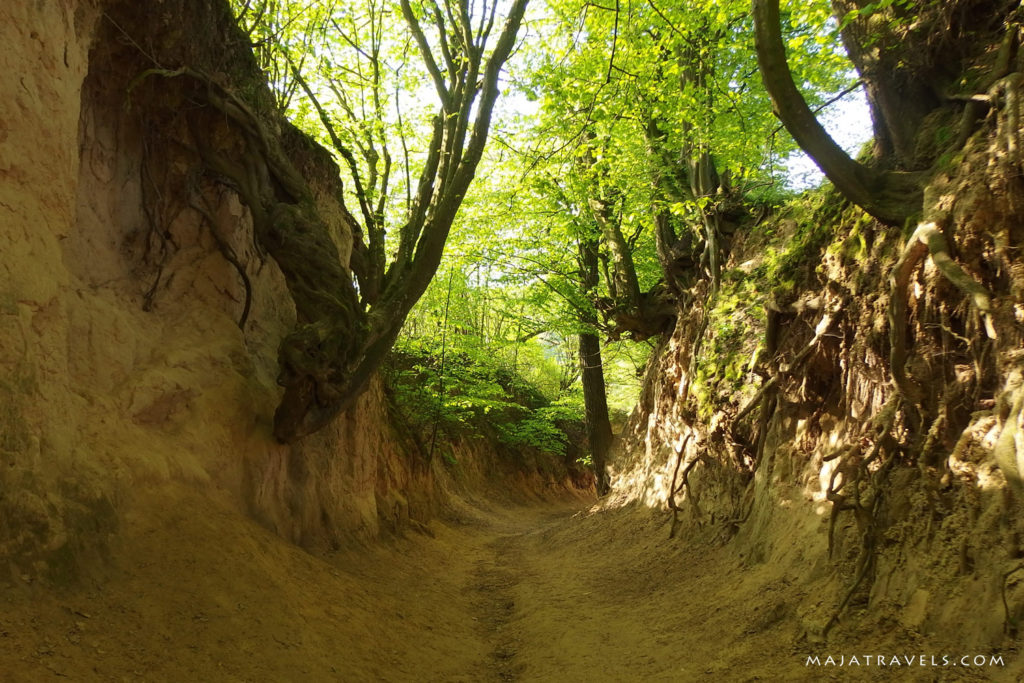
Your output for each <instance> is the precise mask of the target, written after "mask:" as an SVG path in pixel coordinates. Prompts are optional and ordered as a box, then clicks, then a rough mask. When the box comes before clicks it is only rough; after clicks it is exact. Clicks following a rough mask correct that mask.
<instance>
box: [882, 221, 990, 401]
mask: <svg viewBox="0 0 1024 683" xmlns="http://www.w3.org/2000/svg"><path fill="white" fill-rule="evenodd" d="M926 255H927V256H930V257H931V260H932V263H933V264H935V267H936V269H938V271H939V272H940V273H942V274H943V275H944V276H945V277H946V279H947V280H949V282H950V283H952V284H953V285H954V286H955V287H956V288H957V289H959V290H960V291H962V292H963V293H964V294H966V295H967V297H968V299H970V301H971V303H972V304H974V306H975V308H977V309H978V311H979V312H980V313H981V316H982V321H983V322H984V325H985V330H986V332H987V333H988V336H989V338H990V339H995V338H996V330H995V326H994V325H993V323H992V311H993V308H992V295H991V294H990V293H989V292H988V290H987V289H985V287H983V286H982V285H981V284H980V283H979V282H978V281H977V280H975V279H974V278H972V277H971V276H970V275H968V274H967V273H966V272H965V271H964V270H963V269H962V268H961V267H960V266H959V265H957V263H956V262H955V261H953V259H952V258H950V256H949V247H948V245H947V244H946V237H945V236H944V235H943V234H942V231H941V230H940V229H939V226H938V225H936V224H935V223H934V222H932V221H925V222H923V223H921V224H920V225H918V226H917V229H916V230H915V231H914V234H913V235H911V237H910V240H908V241H907V245H906V247H904V249H903V254H902V255H901V256H900V258H899V260H898V261H897V262H896V265H895V267H894V268H893V271H892V275H891V276H890V277H889V285H890V291H891V296H890V301H889V342H890V348H889V366H890V372H891V373H892V381H893V385H894V386H895V387H896V390H897V391H899V392H900V393H901V394H902V395H903V396H904V397H905V398H907V399H908V400H909V401H911V402H913V403H915V404H919V403H920V402H921V400H922V399H923V395H924V392H923V389H922V388H921V386H920V385H919V384H918V383H917V382H916V381H915V380H914V379H913V378H911V377H909V376H908V375H907V371H906V365H907V359H908V355H907V346H908V344H907V329H906V328H907V307H908V305H909V298H910V295H909V287H910V278H911V277H912V276H913V274H914V273H915V272H916V271H917V268H918V267H919V266H920V264H921V262H922V261H923V260H924V258H925V256H926Z"/></svg>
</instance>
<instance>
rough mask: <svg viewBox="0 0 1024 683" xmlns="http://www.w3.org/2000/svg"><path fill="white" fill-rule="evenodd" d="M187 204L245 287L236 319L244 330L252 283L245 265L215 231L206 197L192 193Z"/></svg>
mask: <svg viewBox="0 0 1024 683" xmlns="http://www.w3.org/2000/svg"><path fill="white" fill-rule="evenodd" d="M188 203H189V206H191V207H192V208H193V209H194V210H195V211H196V212H197V213H198V214H199V215H200V216H202V218H203V220H204V221H206V224H207V225H208V226H209V228H210V234H211V235H213V241H214V242H216V243H217V249H218V250H219V251H220V253H221V256H223V257H224V260H225V261H227V262H228V263H230V264H231V265H232V267H233V268H234V269H235V271H237V272H238V277H239V278H241V280H242V285H243V286H244V287H245V303H244V304H243V305H242V313H241V315H240V316H239V318H238V328H239V329H242V330H244V329H245V323H246V322H247V321H248V320H249V311H250V309H251V308H252V281H251V280H250V279H249V274H248V273H246V271H245V265H244V264H243V263H242V262H241V261H240V260H239V259H238V255H237V254H236V253H235V250H234V249H232V248H231V245H230V244H228V242H227V240H225V239H224V238H223V237H222V236H221V234H220V232H219V231H218V230H217V221H216V219H215V218H214V216H213V211H212V210H211V208H210V205H209V203H208V202H207V200H206V197H203V196H199V197H198V198H197V197H196V193H195V192H193V193H190V195H189V199H188Z"/></svg>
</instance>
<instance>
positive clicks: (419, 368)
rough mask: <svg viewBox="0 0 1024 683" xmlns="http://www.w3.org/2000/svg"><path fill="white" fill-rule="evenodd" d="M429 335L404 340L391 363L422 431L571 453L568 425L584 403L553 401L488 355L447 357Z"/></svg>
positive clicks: (391, 377)
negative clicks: (437, 350)
mask: <svg viewBox="0 0 1024 683" xmlns="http://www.w3.org/2000/svg"><path fill="white" fill-rule="evenodd" d="M433 351H434V349H433V348H432V346H431V345H430V344H429V343H426V342H424V341H423V340H408V339H406V340H403V341H402V342H400V343H399V344H398V345H397V346H396V348H395V351H394V352H393V354H392V358H391V360H390V361H389V363H388V364H387V365H386V366H385V379H386V382H387V386H388V390H389V393H390V396H391V400H392V405H393V407H394V409H395V410H396V412H397V413H398V417H399V419H400V420H402V421H403V422H404V423H405V424H407V425H408V426H410V427H411V428H412V429H413V431H414V432H416V433H419V434H430V433H432V431H433V430H434V428H435V425H436V428H437V430H438V431H439V432H440V433H441V434H444V435H447V436H449V437H473V436H481V435H482V436H489V437H491V438H493V439H494V440H495V441H496V442H497V443H499V444H501V445H504V446H506V447H507V448H508V449H510V450H512V451H523V450H532V451H535V452H541V453H549V454H553V455H559V456H561V455H564V453H565V448H566V443H567V441H566V440H567V437H566V431H565V430H566V427H567V426H568V425H571V424H574V423H578V422H579V421H580V415H581V413H582V409H581V406H580V405H578V404H577V403H576V402H575V401H574V400H572V399H566V398H563V399H562V400H559V401H555V402H552V401H551V400H550V399H549V398H548V397H547V396H545V395H544V393H543V392H542V391H541V390H540V388H539V387H537V386H536V385H534V384H532V383H531V382H529V381H528V380H526V379H525V378H524V377H522V376H521V375H520V374H518V373H516V372H514V371H512V370H511V369H510V368H509V367H507V366H505V365H504V364H503V363H501V362H500V360H497V359H496V358H494V357H493V356H489V355H487V354H484V353H480V352H470V351H466V350H460V351H455V352H451V353H449V352H447V350H446V354H445V358H444V367H443V372H442V367H441V358H440V356H436V355H433Z"/></svg>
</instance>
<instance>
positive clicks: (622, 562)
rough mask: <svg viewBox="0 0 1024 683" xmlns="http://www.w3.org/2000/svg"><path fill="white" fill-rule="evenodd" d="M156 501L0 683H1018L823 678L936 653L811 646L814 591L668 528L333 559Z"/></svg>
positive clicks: (627, 527) (4, 639)
mask: <svg viewBox="0 0 1024 683" xmlns="http://www.w3.org/2000/svg"><path fill="white" fill-rule="evenodd" d="M155 502H156V503H157V504H156V505H155V506H150V507H147V509H153V510H158V511H161V512H160V514H158V515H149V516H144V517H143V516H138V517H136V518H133V519H129V520H128V522H127V524H126V525H125V526H126V528H124V529H123V537H124V541H123V546H122V547H121V549H120V550H118V551H117V556H116V557H115V560H116V565H117V566H118V567H119V569H117V570H116V571H115V572H113V573H111V574H110V575H109V576H107V577H105V578H104V579H103V580H102V581H99V582H92V583H91V585H89V586H85V587H79V588H74V589H68V590H64V591H62V592H60V593H59V594H57V595H55V594H54V593H53V592H51V591H46V590H42V589H38V588H35V589H34V588H32V587H28V588H25V587H23V586H17V584H16V583H15V584H11V585H10V586H8V588H7V589H6V590H5V592H4V594H3V596H2V599H0V681H5V682H6V681H12V682H15V681H51V680H71V681H261V682H262V681H453V682H454V681H464V682H466V683H470V682H477V681H481V682H487V681H559V682H560V681H580V682H584V681H586V682H590V681H704V680H706V681H787V680H806V681H815V680H914V681H932V680H989V678H991V679H993V680H1013V679H1014V678H1015V674H1014V673H1011V670H1010V669H1005V670H999V671H992V670H988V671H987V672H986V673H985V674H984V675H982V674H981V673H979V672H973V673H966V674H965V672H964V671H952V670H941V671H936V670H930V669H920V668H917V669H903V670H899V671H893V670H880V669H874V668H872V669H863V670H842V671H838V670H835V669H831V670H828V669H821V668H810V669H809V668H807V667H805V665H804V663H805V659H806V656H807V655H808V654H812V653H822V652H826V651H832V652H837V653H838V652H844V651H845V652H848V653H849V652H860V651H878V648H884V649H883V650H881V651H884V652H902V651H903V649H907V648H909V649H910V650H911V651H914V652H918V651H921V648H922V645H923V644H922V643H919V642H918V643H915V642H913V639H912V638H909V637H908V636H906V635H900V634H898V633H897V634H896V635H893V634H892V633H890V634H879V633H875V632H861V633H852V634H850V633H848V634H846V635H842V636H841V637H840V640H839V642H838V643H833V644H830V645H829V646H827V647H824V648H823V647H821V646H810V645H807V644H806V643H804V642H803V641H801V640H800V638H799V636H800V632H799V631H800V620H799V618H798V617H797V616H796V610H797V606H798V605H799V604H800V603H801V601H803V600H805V599H806V597H807V596H806V595H803V594H802V593H801V592H800V591H799V590H798V589H797V588H795V587H794V586H795V582H794V581H791V580H790V579H788V578H787V577H786V576H784V575H779V573H780V572H779V571H778V570H775V569H773V568H771V567H767V566H764V565H760V566H757V565H755V566H753V567H750V566H745V565H744V563H743V561H742V559H741V558H739V557H738V556H736V555H734V554H733V551H732V550H731V549H729V548H727V547H726V548H709V547H707V546H700V545H696V544H693V543H691V542H688V541H687V540H685V539H676V540H672V541H669V540H668V538H667V536H668V526H667V525H666V523H665V522H666V516H665V514H664V513H653V512H651V511H648V510H643V509H639V510H637V509H633V510H617V511H616V510H612V511H600V512H599V511H593V510H588V509H586V508H584V509H582V510H581V505H582V504H581V503H580V502H579V501H574V502H562V503H548V504H537V505H532V506H517V505H511V504H509V505H498V504H495V503H493V502H488V501H477V503H476V504H470V503H461V502H460V503H459V504H458V505H457V506H456V507H455V509H454V510H452V511H451V512H450V513H449V515H448V516H447V518H446V520H445V521H443V522H440V521H435V522H433V523H432V524H431V525H430V527H429V530H430V534H432V536H431V535H430V534H427V533H410V534H409V535H408V536H407V537H405V538H398V539H393V540H391V541H389V542H386V543H381V544H378V545H376V546H373V547H369V548H356V549H350V550H348V551H346V552H342V553H332V554H329V555H323V556H316V555H312V554H309V553H306V552H304V551H302V550H300V549H297V548H295V547H293V546H291V545H289V544H287V543H285V542H283V541H282V540H280V539H279V538H277V537H276V536H274V535H272V534H271V533H269V532H268V531H266V530H264V529H263V528H262V527H260V526H258V525H257V524H255V523H253V522H250V521H248V520H246V519H244V518H242V517H240V516H239V515H238V514H237V513H236V512H234V511H231V510H230V509H229V508H227V507H226V506H225V507H224V508H218V507H217V506H216V505H214V504H212V503H210V502H209V501H208V500H206V499H200V498H198V497H196V496H191V497H190V496H189V495H188V494H183V493H176V494H174V495H171V494H168V497H167V500H165V501H164V500H157V501H155ZM844 639H845V640H844ZM900 648H903V649H900ZM924 651H927V649H925V650H924ZM1014 671H1016V670H1014ZM987 677H988V678H987Z"/></svg>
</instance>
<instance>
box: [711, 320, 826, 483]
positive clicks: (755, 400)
mask: <svg viewBox="0 0 1024 683" xmlns="http://www.w3.org/2000/svg"><path fill="white" fill-rule="evenodd" d="M840 310H841V307H840V306H836V307H835V308H834V309H832V310H830V311H828V312H826V313H825V314H823V315H822V316H821V320H819V321H818V324H817V326H816V327H815V328H814V336H813V337H812V338H811V340H810V341H809V342H807V344H806V346H804V348H803V349H801V350H800V352H799V353H797V354H796V356H794V357H793V360H792V361H791V362H790V363H789V365H788V366H787V367H785V368H784V369H781V370H779V371H778V372H776V373H775V374H774V375H773V376H772V377H771V378H770V379H769V380H768V381H766V382H765V383H764V384H762V385H761V388H760V389H758V390H757V392H756V393H755V394H754V395H753V396H752V397H751V398H750V400H749V401H747V403H746V405H744V406H743V408H741V409H740V411H739V412H738V413H736V417H734V418H733V420H732V426H731V427H730V434H731V436H732V437H733V439H734V440H736V441H737V442H740V443H743V440H742V438H741V437H740V435H739V434H738V428H739V425H740V422H741V421H742V420H743V419H744V418H745V417H746V416H747V415H749V414H750V413H751V411H753V410H754V408H756V407H757V406H760V405H762V402H763V401H764V399H765V398H766V396H767V394H768V392H769V390H771V389H772V388H774V387H775V386H777V385H778V384H779V382H781V381H782V380H783V379H785V378H786V377H788V376H790V375H792V374H793V373H794V372H796V370H797V369H799V368H800V366H801V365H803V363H804V362H805V361H806V360H807V359H808V358H810V356H811V353H812V352H814V350H815V349H817V348H818V344H820V343H821V340H822V338H823V337H824V336H825V335H826V334H828V333H829V332H831V331H832V328H833V327H834V326H835V324H836V321H837V320H838V317H839V312H840ZM767 420H768V415H767V414H764V413H763V414H762V415H761V417H760V422H761V423H762V429H763V424H764V423H767ZM757 465H758V462H757V461H755V462H754V468H755V469H756V468H757Z"/></svg>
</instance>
